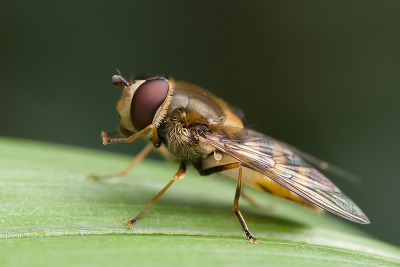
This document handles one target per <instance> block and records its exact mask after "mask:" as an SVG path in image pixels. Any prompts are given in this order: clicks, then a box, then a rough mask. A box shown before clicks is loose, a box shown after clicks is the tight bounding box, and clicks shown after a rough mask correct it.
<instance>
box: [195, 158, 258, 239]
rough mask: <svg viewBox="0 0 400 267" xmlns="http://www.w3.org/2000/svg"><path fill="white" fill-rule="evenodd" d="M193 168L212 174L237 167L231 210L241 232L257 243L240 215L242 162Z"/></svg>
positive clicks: (201, 172)
mask: <svg viewBox="0 0 400 267" xmlns="http://www.w3.org/2000/svg"><path fill="white" fill-rule="evenodd" d="M195 168H196V169H197V170H199V172H200V174H201V175H210V174H213V173H216V172H222V171H226V170H230V169H235V168H238V170H239V174H238V182H237V187H236V193H235V198H234V200H233V207H232V211H233V213H234V214H235V216H236V218H237V219H238V221H239V223H240V225H241V226H242V229H243V232H244V233H245V234H246V236H247V238H248V239H249V241H250V243H254V244H258V240H257V239H255V238H254V237H253V236H252V235H251V233H250V231H249V228H248V227H247V225H246V222H245V220H244V218H243V216H242V213H241V212H240V210H239V198H240V192H241V191H242V164H241V163H239V162H235V163H229V164H225V165H220V166H215V167H211V168H209V169H205V170H203V168H202V166H201V165H195Z"/></svg>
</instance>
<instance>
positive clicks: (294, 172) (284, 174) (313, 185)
mask: <svg viewBox="0 0 400 267" xmlns="http://www.w3.org/2000/svg"><path fill="white" fill-rule="evenodd" d="M198 138H199V139H200V141H202V142H205V143H208V144H210V145H211V146H213V147H215V148H216V149H217V150H219V151H221V152H222V153H225V154H227V155H229V156H231V157H233V158H235V159H237V160H238V161H240V162H242V163H243V165H244V166H246V167H248V168H250V169H253V170H255V171H258V172H260V173H262V174H264V175H265V176H267V177H269V178H270V179H272V180H274V181H275V182H277V183H278V184H280V185H282V186H284V187H285V188H287V189H289V190H290V191H292V192H294V193H296V194H298V195H299V196H301V197H303V198H304V199H306V200H308V201H310V202H312V203H314V204H315V205H317V206H319V207H321V208H323V209H325V210H327V211H329V212H332V213H333V214H336V215H338V216H340V217H343V218H345V219H348V220H350V221H353V222H357V223H361V224H368V223H369V220H368V218H367V216H365V214H364V213H363V212H362V211H361V209H360V208H359V207H358V206H357V205H356V204H355V203H354V202H353V201H352V200H351V199H350V198H349V197H347V196H346V195H345V194H343V193H342V192H341V191H340V190H339V188H337V187H336V186H335V185H334V184H333V183H332V182H331V181H330V180H329V179H328V178H326V177H325V176H324V175H323V174H322V173H320V172H319V171H317V170H316V169H314V168H313V167H311V166H310V165H308V164H307V163H305V162H304V161H303V160H302V159H301V158H300V157H299V156H297V155H296V154H294V153H293V151H292V150H290V149H289V148H288V147H285V146H284V145H283V143H281V142H279V141H276V140H274V139H273V138H271V137H268V136H265V135H262V134H260V133H258V132H255V131H250V130H249V131H247V134H246V135H245V136H244V137H241V138H239V139H237V138H233V136H232V135H228V134H226V135H224V134H223V132H222V133H219V134H218V135H213V134H211V133H207V132H201V133H198Z"/></svg>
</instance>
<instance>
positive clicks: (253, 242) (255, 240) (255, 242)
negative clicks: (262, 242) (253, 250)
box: [249, 237, 258, 244]
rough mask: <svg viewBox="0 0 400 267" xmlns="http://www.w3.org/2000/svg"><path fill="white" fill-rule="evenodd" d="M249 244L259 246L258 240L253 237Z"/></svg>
mask: <svg viewBox="0 0 400 267" xmlns="http://www.w3.org/2000/svg"><path fill="white" fill-rule="evenodd" d="M249 242H250V243H252V244H258V240H257V239H255V238H254V237H251V238H250V239H249Z"/></svg>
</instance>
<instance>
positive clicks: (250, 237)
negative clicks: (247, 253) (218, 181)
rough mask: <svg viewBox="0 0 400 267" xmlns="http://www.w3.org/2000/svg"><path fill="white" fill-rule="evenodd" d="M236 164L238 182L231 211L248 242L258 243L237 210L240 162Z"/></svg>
mask: <svg viewBox="0 0 400 267" xmlns="http://www.w3.org/2000/svg"><path fill="white" fill-rule="evenodd" d="M238 165H239V166H238V168H239V174H238V182H237V187H236V194H235V198H234V200H233V207H232V211H233V213H235V216H236V218H237V219H238V221H239V223H240V225H241V226H242V229H243V231H244V232H245V234H246V236H247V237H248V238H249V241H250V243H254V244H258V240H257V239H255V238H254V237H253V236H252V235H251V233H250V231H249V228H247V225H246V222H245V221H244V218H243V216H242V213H241V212H240V210H239V198H240V192H241V191H242V164H240V163H238Z"/></svg>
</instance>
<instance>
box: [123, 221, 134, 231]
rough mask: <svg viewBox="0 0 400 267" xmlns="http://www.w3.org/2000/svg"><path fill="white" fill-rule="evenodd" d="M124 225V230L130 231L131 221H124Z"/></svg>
mask: <svg viewBox="0 0 400 267" xmlns="http://www.w3.org/2000/svg"><path fill="white" fill-rule="evenodd" d="M124 223H125V225H126V228H128V229H130V228H131V227H132V224H133V223H132V220H127V221H125V222H124Z"/></svg>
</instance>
